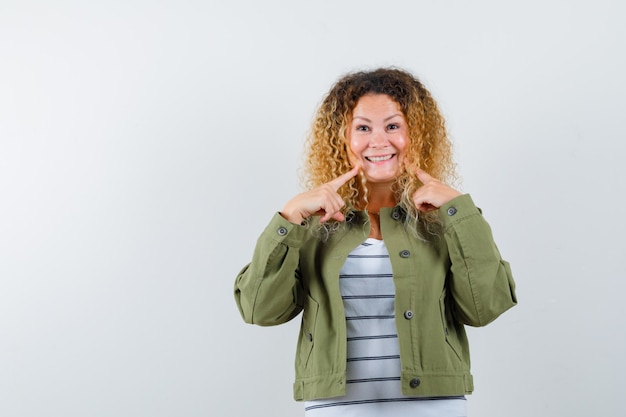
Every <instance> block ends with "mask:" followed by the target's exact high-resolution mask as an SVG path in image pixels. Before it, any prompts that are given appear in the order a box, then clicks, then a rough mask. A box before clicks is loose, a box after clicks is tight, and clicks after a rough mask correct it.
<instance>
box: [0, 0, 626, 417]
mask: <svg viewBox="0 0 626 417" xmlns="http://www.w3.org/2000/svg"><path fill="white" fill-rule="evenodd" d="M622 4H623V3H621V2H620V1H618V0H615V1H609V0H594V1H536V0H533V1H523V2H506V1H495V0H494V1H460V0H458V1H390V0H387V1H380V0H376V1H366V0H354V1H332V0H323V1H320V0H317V1H315V2H313V1H311V2H304V1H283V2H279V1H275V0H274V1H272V0H269V1H254V0H247V1H219V2H217V1H215V2H214V1H200V0H187V1H185V0H177V1H174V0H151V1H147V0H145V1H140V0H127V1H106V2H105V1H89V2H79V1H62V0H59V1H40V2H35V1H18V0H1V1H0V416H19V417H27V416H28V417H31V416H47V417H49V416H64V417H73V416H90V417H99V416H116V417H117V416H129V417H130V416H133V417H135V416H151V417H160V416H243V415H255V416H273V417H282V416H284V417H286V416H297V415H302V414H303V412H302V404H300V403H296V402H294V401H293V400H292V399H291V395H292V391H291V384H292V380H293V369H292V366H293V355H294V350H295V346H296V338H297V331H298V323H297V321H298V320H295V321H294V322H292V323H289V324H287V325H284V326H280V327H275V328H259V327H255V326H249V325H245V324H243V322H242V321H241V319H240V317H239V314H238V312H237V309H236V306H235V303H234V300H233V295H232V287H233V281H234V278H235V275H236V274H237V272H238V271H239V269H240V268H241V267H242V266H243V265H244V264H245V263H247V262H248V260H249V259H250V257H251V255H252V250H253V247H254V243H255V240H256V238H257V236H258V234H259V233H260V232H261V231H262V229H263V228H264V226H265V224H266V223H267V221H269V219H270V217H271V216H272V214H273V213H274V212H275V211H277V210H280V209H281V208H282V205H283V204H284V203H285V202H286V201H287V200H288V199H289V198H290V197H291V196H293V195H294V194H295V193H297V192H298V191H299V190H300V189H299V186H298V177H297V169H298V167H299V166H300V155H301V151H302V142H303V139H304V137H305V134H306V132H307V129H308V127H309V123H310V121H311V117H312V114H313V111H314V109H315V108H316V106H317V105H318V103H319V102H320V100H321V99H322V97H323V95H324V94H325V92H326V91H327V90H328V89H329V87H330V86H331V85H332V83H333V82H334V81H335V80H336V79H337V78H338V77H339V76H341V75H342V74H344V73H345V72H346V71H350V70H355V69H371V68H374V67H377V66H388V65H397V66H400V67H403V68H406V69H408V70H410V71H412V72H414V73H415V74H417V75H418V76H419V77H420V78H421V79H422V81H423V82H424V83H425V84H426V86H427V87H428V88H429V89H430V90H431V92H432V93H433V95H434V96H435V97H436V99H438V101H439V103H440V105H441V108H442V110H443V112H444V114H445V115H446V117H447V120H448V125H449V128H450V133H451V136H452V137H453V140H454V142H455V152H456V153H455V154H456V158H457V161H458V163H459V165H460V173H461V175H462V177H463V190H464V191H466V192H470V193H471V194H472V196H473V197H474V200H475V201H476V202H477V204H478V205H479V206H481V207H482V208H483V211H484V213H485V216H486V218H487V219H488V220H489V222H490V223H491V225H492V228H493V230H494V234H495V237H496V240H497V242H498V244H499V247H500V250H501V252H502V253H503V256H504V257H505V258H506V259H507V260H509V261H510V262H511V265H512V268H513V272H514V276H515V279H516V281H517V285H518V296H519V305H518V306H517V307H515V308H514V309H512V310H511V311H509V312H507V313H505V314H504V315H503V316H502V317H501V318H500V319H499V320H498V321H496V322H495V323H493V324H492V325H490V326H489V327H487V328H482V329H470V340H471V344H472V352H473V356H472V358H473V371H474V375H475V384H476V391H475V394H474V395H472V396H470V397H469V408H470V415H471V416H476V417H478V416H481V417H490V416H494V417H495V416H508V417H522V416H524V417H526V416H568V417H577V416H581V417H582V416H590V415H606V416H617V415H623V414H624V410H623V407H619V405H621V404H623V391H624V384H623V376H624V374H625V373H626V365H625V360H624V352H626V340H625V337H624V336H625V333H626V332H625V331H624V327H623V319H624V317H625V308H624V296H623V292H624V289H625V287H626V286H625V284H624V282H625V280H626V274H625V273H624V266H623V265H624V261H623V260H624V257H625V253H624V249H625V245H624V243H623V236H624V234H625V233H626V227H625V222H624V220H623V218H624V210H625V202H624V196H623V195H624V174H623V165H624V163H625V156H626V155H625V150H626V146H625V145H624V142H625V139H626V137H625V135H624V126H623V125H624V116H625V110H626V106H625V104H624V100H625V97H626V82H625V81H624V77H625V76H624V74H626V54H625V51H626V29H625V25H624V12H625V10H624V9H625V7H624V6H622ZM620 410H621V411H620Z"/></svg>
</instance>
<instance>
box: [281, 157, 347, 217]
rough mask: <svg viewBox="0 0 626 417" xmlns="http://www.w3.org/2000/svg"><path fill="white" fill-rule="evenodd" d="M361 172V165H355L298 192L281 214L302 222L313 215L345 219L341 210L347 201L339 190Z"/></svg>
mask: <svg viewBox="0 0 626 417" xmlns="http://www.w3.org/2000/svg"><path fill="white" fill-rule="evenodd" d="M358 173H359V166H355V167H354V168H352V169H351V170H350V171H348V172H346V173H345V174H343V175H341V176H339V177H337V178H335V179H334V180H332V181H330V182H327V183H326V184H324V185H321V186H319V187H317V188H314V189H312V190H310V191H306V192H304V193H302V194H298V195H297V196H295V197H294V198H293V199H291V200H290V201H289V202H288V203H287V204H286V205H285V207H284V208H283V209H282V210H281V211H280V214H281V216H283V217H284V218H285V219H287V220H289V221H290V222H291V223H295V224H301V223H302V221H303V220H304V219H306V218H307V217H309V216H313V215H320V216H322V217H321V218H320V222H322V223H323V222H325V221H328V220H330V219H335V220H337V221H340V222H341V221H344V220H345V216H344V215H343V213H342V212H341V209H342V208H343V206H345V205H346V203H345V202H344V201H343V199H342V198H341V196H340V195H339V194H338V193H337V190H338V189H339V188H341V186H342V185H344V184H345V183H347V182H348V181H350V179H351V178H354V177H355V176H356V175H357V174H358Z"/></svg>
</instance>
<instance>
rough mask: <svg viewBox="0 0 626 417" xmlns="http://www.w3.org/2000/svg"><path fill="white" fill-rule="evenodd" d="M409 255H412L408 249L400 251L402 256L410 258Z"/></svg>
mask: <svg viewBox="0 0 626 417" xmlns="http://www.w3.org/2000/svg"><path fill="white" fill-rule="evenodd" d="M409 256H411V252H409V251H408V250H406V249H405V250H403V251H402V252H400V257H401V258H408V257H409Z"/></svg>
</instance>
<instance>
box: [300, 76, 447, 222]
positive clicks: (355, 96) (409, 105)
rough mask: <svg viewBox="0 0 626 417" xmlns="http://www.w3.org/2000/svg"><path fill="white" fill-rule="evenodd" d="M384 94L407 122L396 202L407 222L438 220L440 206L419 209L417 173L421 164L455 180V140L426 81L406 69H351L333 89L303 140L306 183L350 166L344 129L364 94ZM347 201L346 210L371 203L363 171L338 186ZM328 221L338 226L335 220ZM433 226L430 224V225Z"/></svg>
mask: <svg viewBox="0 0 626 417" xmlns="http://www.w3.org/2000/svg"><path fill="white" fill-rule="evenodd" d="M367 94H386V95H388V96H389V97H391V98H392V99H393V100H394V101H395V102H397V103H398V105H399V106H400V109H401V110H402V113H403V115H404V118H405V119H406V122H407V127H408V132H409V144H408V149H407V152H406V156H405V158H404V163H403V167H402V168H401V172H400V173H399V175H398V177H397V179H396V181H395V184H394V185H393V191H394V195H395V197H396V201H397V202H398V205H399V206H400V207H402V208H403V209H404V211H405V212H406V217H405V222H406V223H407V225H411V226H413V227H411V229H413V230H417V226H419V223H421V222H422V221H423V222H425V223H426V224H427V225H428V224H434V223H437V222H438V215H437V213H436V212H431V213H428V214H424V213H421V212H420V211H419V210H418V209H417V208H416V207H415V204H414V203H413V200H412V198H411V197H412V195H413V194H414V193H415V191H416V190H417V189H418V188H419V187H421V186H422V183H421V182H420V181H419V180H418V179H417V176H416V175H415V174H413V173H414V172H415V171H416V169H417V168H421V169H423V170H424V171H426V172H427V173H429V174H430V175H431V176H433V177H434V178H437V179H438V180H440V181H442V182H444V183H446V184H448V185H452V184H453V183H454V182H455V181H456V179H457V176H456V166H455V164H454V163H453V160H452V143H451V141H450V139H449V138H448V135H447V133H446V127H445V121H444V118H443V116H442V115H441V113H440V111H439V108H438V107H437V103H436V102H435V100H434V99H433V97H432V96H431V94H430V92H429V91H428V90H427V89H426V88H425V87H424V86H423V85H422V83H421V82H420V81H419V80H418V79H417V78H416V77H414V76H413V75H412V74H410V73H409V72H407V71H404V70H401V69H398V68H379V69H376V70H373V71H362V72H354V73H349V74H347V75H345V76H343V77H342V78H341V79H339V81H337V83H335V85H334V86H333V87H332V88H331V89H330V91H329V92H328V94H327V95H326V97H325V98H324V100H323V101H322V104H321V105H320V106H319V108H318V110H317V112H316V114H315V118H314V121H313V124H312V127H311V131H310V133H309V136H308V138H307V140H306V142H305V155H304V160H305V162H304V167H303V171H304V186H305V188H307V189H313V188H316V187H319V186H320V185H322V184H325V183H327V182H329V181H331V180H333V179H334V178H337V177H338V176H340V175H341V174H343V173H345V172H347V171H349V170H350V169H351V168H352V167H351V165H350V161H349V159H348V152H349V151H348V145H347V143H348V142H347V139H346V129H347V128H348V126H349V125H350V123H351V122H352V112H353V110H354V108H355V107H356V105H357V102H358V101H359V99H360V98H361V97H363V96H364V95H367ZM338 193H339V195H341V197H342V198H343V199H344V201H345V202H346V207H345V208H344V214H347V213H348V212H350V211H354V210H363V209H366V207H367V200H368V199H367V187H366V183H365V180H364V178H363V177H361V179H359V178H358V177H355V178H352V179H351V180H350V181H349V182H348V183H347V184H345V185H344V186H343V187H341V188H340V189H339V190H338ZM330 223H331V224H328V225H326V226H325V228H326V230H327V231H329V230H334V229H336V227H337V226H338V225H336V224H332V223H333V221H331V222H330ZM429 229H430V228H429Z"/></svg>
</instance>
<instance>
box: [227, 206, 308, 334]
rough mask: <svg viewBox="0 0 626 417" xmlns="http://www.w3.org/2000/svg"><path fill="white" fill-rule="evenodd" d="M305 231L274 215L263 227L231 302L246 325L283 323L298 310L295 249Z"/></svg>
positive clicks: (299, 295)
mask: <svg viewBox="0 0 626 417" xmlns="http://www.w3.org/2000/svg"><path fill="white" fill-rule="evenodd" d="M306 236H307V231H306V229H305V228H304V227H302V226H299V225H296V224H293V223H290V222H289V221H287V220H285V219H284V218H283V217H281V215H280V214H276V215H275V216H274V217H273V218H272V220H271V222H270V223H269V225H268V226H267V227H266V228H265V230H264V231H263V233H262V234H261V236H260V237H259V239H258V240H257V244H256V247H255V250H254V254H253V256H252V262H250V263H249V264H248V265H246V266H245V267H244V268H243V269H242V270H241V272H239V275H238V276H237V279H236V281H235V301H236V302H237V306H238V307H239V312H240V313H241V316H242V317H243V319H244V321H245V322H247V323H253V324H258V325H261V326H272V325H276V324H281V323H285V322H287V321H289V320H291V319H292V318H293V317H295V316H297V315H298V313H300V311H301V310H302V297H303V294H304V291H303V288H302V283H301V281H300V279H299V270H298V263H299V258H300V257H299V249H300V246H301V245H302V244H303V243H304V241H305V239H306Z"/></svg>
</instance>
